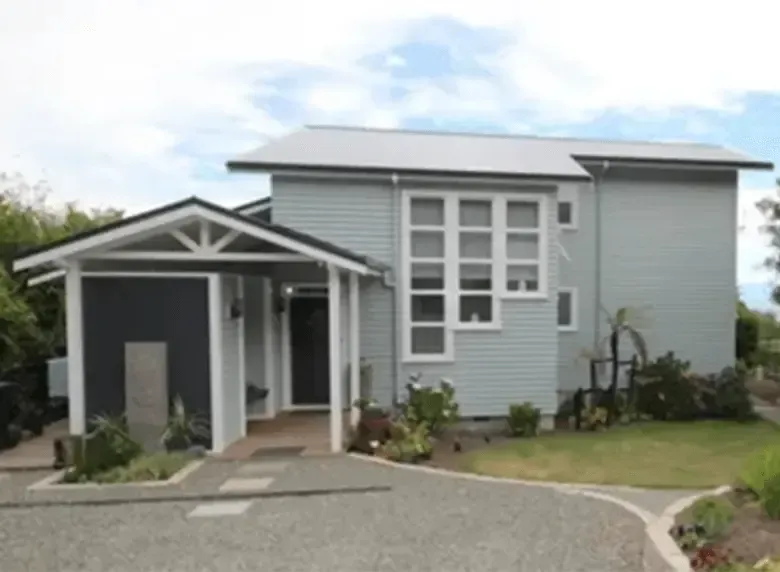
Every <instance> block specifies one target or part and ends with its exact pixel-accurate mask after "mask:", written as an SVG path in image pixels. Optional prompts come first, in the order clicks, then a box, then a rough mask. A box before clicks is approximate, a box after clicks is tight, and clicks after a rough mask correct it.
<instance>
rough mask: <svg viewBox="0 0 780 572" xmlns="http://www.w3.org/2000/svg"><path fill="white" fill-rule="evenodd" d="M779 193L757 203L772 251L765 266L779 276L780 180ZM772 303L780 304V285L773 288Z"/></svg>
mask: <svg viewBox="0 0 780 572" xmlns="http://www.w3.org/2000/svg"><path fill="white" fill-rule="evenodd" d="M776 186H777V192H776V194H775V196H774V197H766V198H764V199H761V200H760V201H759V202H757V203H756V208H758V210H759V212H760V213H761V214H762V215H763V216H764V225H763V227H762V228H761V230H762V231H763V232H764V233H765V234H766V235H767V236H768V237H769V246H770V247H771V249H772V254H770V255H769V256H768V257H767V258H766V260H764V266H766V267H767V268H768V269H769V270H772V271H773V272H774V274H775V276H777V273H778V272H780V179H778V180H777V181H776ZM772 301H773V302H775V303H776V304H780V285H778V284H775V285H774V287H773V288H772Z"/></svg>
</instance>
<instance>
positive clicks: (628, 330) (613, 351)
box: [596, 307, 648, 424]
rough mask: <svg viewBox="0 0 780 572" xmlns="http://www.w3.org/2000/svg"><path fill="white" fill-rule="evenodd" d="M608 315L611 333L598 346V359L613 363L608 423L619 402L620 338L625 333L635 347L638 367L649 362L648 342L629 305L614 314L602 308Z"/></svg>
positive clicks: (612, 418) (612, 417)
mask: <svg viewBox="0 0 780 572" xmlns="http://www.w3.org/2000/svg"><path fill="white" fill-rule="evenodd" d="M602 310H603V311H604V313H605V314H606V316H607V323H608V324H609V333H608V334H607V335H606V336H604V338H603V339H602V340H601V341H600V342H599V344H598V347H597V348H596V353H597V357H596V359H600V360H605V361H606V360H608V361H609V362H611V364H612V379H611V380H610V384H609V395H610V407H609V408H608V416H607V424H610V423H611V422H612V421H613V420H614V416H615V404H616V403H617V386H618V370H619V368H620V340H621V338H622V337H623V336H624V335H625V336H627V337H628V339H629V341H630V342H631V345H632V346H633V347H634V351H635V352H636V355H637V359H638V364H637V365H638V367H639V368H640V369H641V368H643V367H644V366H645V365H646V364H647V359H648V358H647V342H646V341H645V338H644V336H643V335H642V333H641V332H640V331H639V330H638V329H637V326H636V324H635V323H632V322H633V320H632V319H631V312H632V310H631V309H630V308H628V307H623V308H618V309H617V311H616V312H615V313H614V315H613V314H610V313H609V312H608V311H607V310H606V309H604V308H602ZM605 349H606V350H607V351H608V357H607V358H605V357H604V353H605V352H604V350H605Z"/></svg>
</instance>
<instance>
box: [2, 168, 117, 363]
mask: <svg viewBox="0 0 780 572" xmlns="http://www.w3.org/2000/svg"><path fill="white" fill-rule="evenodd" d="M49 194H50V189H49V187H48V185H47V183H45V182H39V183H36V184H34V185H30V184H28V183H27V182H26V181H25V180H24V178H23V177H22V176H21V175H18V174H13V175H9V174H4V173H0V256H1V257H2V262H3V264H2V265H1V266H0V378H8V372H9V371H11V370H15V369H17V368H19V367H21V366H23V365H25V364H30V363H36V362H40V361H42V360H45V359H47V358H49V357H51V356H52V355H55V354H56V353H57V351H58V350H59V349H60V348H62V347H63V346H64V309H63V288H62V284H57V283H51V284H40V285H37V286H35V287H27V285H26V282H27V279H28V278H29V276H30V273H29V272H20V273H12V269H11V263H12V261H13V259H14V258H15V257H16V256H17V255H19V254H20V253H22V252H23V251H24V250H25V249H28V248H32V247H35V246H38V245H41V244H45V243H48V242H50V241H53V240H58V239H61V238H64V237H66V236H68V235H70V234H73V233H76V232H79V231H82V230H86V229H90V228H94V227H96V226H99V225H101V224H103V223H105V222H108V221H111V220H115V219H117V218H119V217H121V216H122V213H121V212H120V211H116V210H113V209H108V210H94V211H90V212H88V211H84V210H80V209H79V208H77V207H76V205H75V204H68V205H65V206H64V208H57V207H54V206H52V205H50V204H49V203H48V202H47V199H48V196H49Z"/></svg>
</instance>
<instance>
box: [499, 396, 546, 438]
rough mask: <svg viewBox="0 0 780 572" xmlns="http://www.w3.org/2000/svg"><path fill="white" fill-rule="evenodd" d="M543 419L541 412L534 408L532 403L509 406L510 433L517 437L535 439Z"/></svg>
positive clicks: (508, 421)
mask: <svg viewBox="0 0 780 572" xmlns="http://www.w3.org/2000/svg"><path fill="white" fill-rule="evenodd" d="M541 418H542V412H541V410H540V409H538V408H536V407H534V405H533V403H531V402H530V401H526V402H525V403H522V404H517V403H513V404H512V405H510V406H509V416H508V417H507V425H508V426H509V432H510V433H511V434H512V435H513V436H515V437H534V436H536V435H537V434H538V432H539V421H540V420H541Z"/></svg>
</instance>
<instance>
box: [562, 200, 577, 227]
mask: <svg viewBox="0 0 780 572" xmlns="http://www.w3.org/2000/svg"><path fill="white" fill-rule="evenodd" d="M558 224H560V225H563V226H571V225H573V224H574V205H572V203H571V201H561V202H559V203H558Z"/></svg>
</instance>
